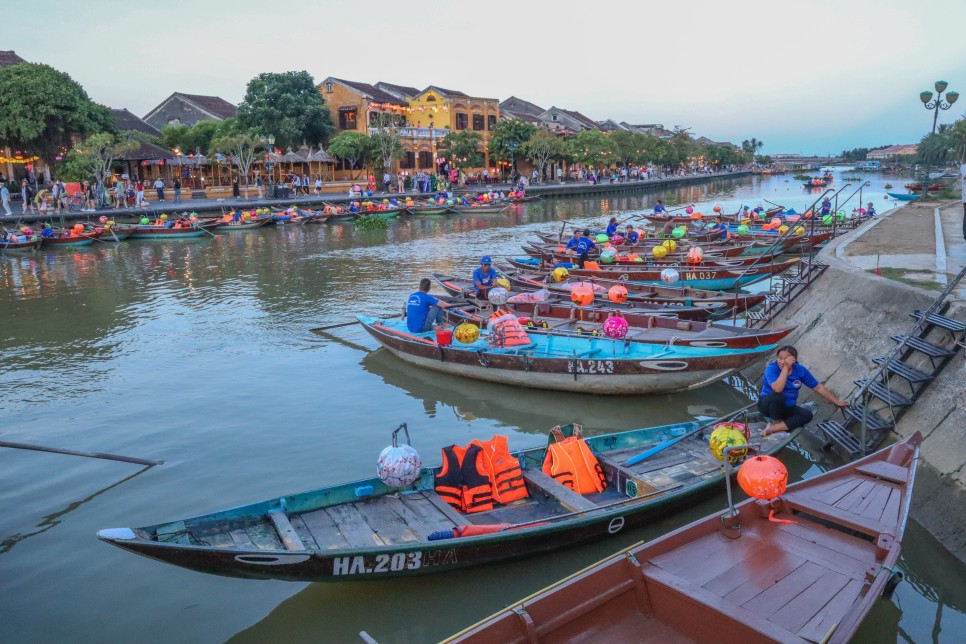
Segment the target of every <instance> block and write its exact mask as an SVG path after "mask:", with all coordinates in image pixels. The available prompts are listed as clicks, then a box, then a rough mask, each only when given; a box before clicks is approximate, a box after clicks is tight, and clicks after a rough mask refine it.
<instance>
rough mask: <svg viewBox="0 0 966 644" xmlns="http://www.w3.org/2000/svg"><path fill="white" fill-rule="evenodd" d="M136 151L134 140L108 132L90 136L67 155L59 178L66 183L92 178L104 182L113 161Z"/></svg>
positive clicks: (110, 170) (110, 171)
mask: <svg viewBox="0 0 966 644" xmlns="http://www.w3.org/2000/svg"><path fill="white" fill-rule="evenodd" d="M137 149H138V142H137V140H136V139H131V138H127V137H125V136H122V135H117V134H111V133H109V132H101V133H99V134H92V135H91V136H89V137H87V138H86V139H84V140H83V141H82V142H81V143H78V144H76V145H75V146H74V147H73V148H71V150H70V152H68V153H67V158H66V159H65V160H64V165H63V167H62V169H61V172H60V178H61V179H64V180H67V181H83V180H85V179H91V178H94V179H96V180H97V181H98V182H104V181H105V180H106V179H107V178H108V177H109V176H111V174H112V173H113V172H112V171H113V166H114V160H115V159H117V158H118V157H120V156H121V155H123V154H126V153H129V152H133V151H135V150H137ZM105 185H106V184H105Z"/></svg>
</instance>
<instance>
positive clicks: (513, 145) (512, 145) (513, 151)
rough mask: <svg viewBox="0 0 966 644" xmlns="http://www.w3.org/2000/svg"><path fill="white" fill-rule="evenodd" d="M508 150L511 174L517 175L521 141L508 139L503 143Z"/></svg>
mask: <svg viewBox="0 0 966 644" xmlns="http://www.w3.org/2000/svg"><path fill="white" fill-rule="evenodd" d="M503 147H505V148H506V150H507V152H509V153H510V173H511V175H516V173H517V149H518V148H519V147H520V142H519V141H507V142H506V143H504V144H503Z"/></svg>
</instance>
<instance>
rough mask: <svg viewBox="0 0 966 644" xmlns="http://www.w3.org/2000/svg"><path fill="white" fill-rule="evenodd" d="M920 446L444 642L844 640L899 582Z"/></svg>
mask: <svg viewBox="0 0 966 644" xmlns="http://www.w3.org/2000/svg"><path fill="white" fill-rule="evenodd" d="M921 441H922V437H921V435H920V434H919V433H918V432H916V433H915V434H914V435H912V436H911V437H909V438H907V439H906V440H904V441H902V442H900V443H897V444H895V445H892V446H891V447H888V448H886V449H884V450H882V451H880V452H877V453H876V454H873V455H871V456H868V457H866V458H864V459H861V460H859V461H855V462H854V463H850V464H849V465H846V466H844V467H841V468H839V469H836V470H832V471H831V472H828V473H826V474H823V475H821V476H816V477H815V478H811V479H808V480H806V481H802V482H800V483H795V484H793V485H790V486H789V487H788V489H787V490H786V492H785V494H783V495H782V496H781V497H779V498H778V499H775V500H774V501H771V502H767V501H755V500H753V499H750V500H748V501H745V502H744V503H741V504H739V505H738V506H737V508H736V510H737V512H736V513H734V514H732V513H731V512H726V513H725V514H723V515H717V514H715V515H711V516H709V517H706V518H704V519H701V520H699V521H695V522H694V523H692V524H690V525H687V526H685V527H683V528H680V529H678V530H675V531H674V532H671V533H669V534H667V535H665V536H663V537H661V538H659V539H655V540H654V541H651V542H649V543H646V544H643V543H639V544H637V545H635V546H632V547H630V548H628V549H626V550H624V551H623V552H620V553H618V554H616V555H614V556H612V557H608V558H607V559H604V560H603V561H601V562H600V563H597V564H595V565H593V566H590V567H588V568H585V569H584V570H582V571H580V572H578V573H576V574H574V575H571V576H570V577H567V578H566V579H564V580H562V581H560V582H558V583H556V584H554V585H552V586H550V587H548V588H545V589H544V590H542V591H540V592H538V593H536V594H533V595H531V596H530V597H527V598H526V599H523V600H521V601H518V602H514V603H513V604H511V605H510V606H508V607H507V608H506V609H504V610H502V611H500V612H498V613H496V614H495V615H493V616H491V617H489V618H487V619H485V620H483V621H481V622H479V623H478V624H476V625H474V626H471V627H470V628H468V629H466V630H464V631H462V632H460V633H458V634H457V635H455V636H454V637H452V638H450V639H447V640H446V641H447V642H461V643H464V644H472V643H475V642H480V643H484V642H485V643H487V644H488V643H490V642H501V643H506V644H512V643H517V642H519V643H524V642H531V643H534V642H623V641H638V642H722V643H728V642H735V643H739V642H740V643H741V644H754V643H757V642H802V643H805V642H823V643H826V642H827V643H829V644H836V643H838V644H841V643H845V642H849V641H850V640H851V639H852V637H853V636H854V635H855V632H856V630H857V629H858V628H859V625H860V624H861V623H862V620H863V619H864V618H865V616H866V615H867V614H868V613H869V610H870V609H871V608H872V606H873V605H874V604H875V602H876V600H877V599H878V598H879V597H880V596H882V594H883V593H884V592H886V591H887V590H888V589H889V587H890V586H894V584H895V583H896V582H897V580H898V579H899V576H898V574H897V573H895V572H894V569H895V566H896V564H897V563H898V561H899V553H900V550H901V543H902V537H903V533H904V531H905V526H906V518H907V517H908V515H909V505H910V502H911V500H912V487H913V480H914V479H915V475H916V465H917V463H918V460H919V459H918V456H919V444H920V443H921ZM772 511H773V512H774V518H776V519H779V520H780V521H781V522H775V521H771V520H769V513H770V512H772Z"/></svg>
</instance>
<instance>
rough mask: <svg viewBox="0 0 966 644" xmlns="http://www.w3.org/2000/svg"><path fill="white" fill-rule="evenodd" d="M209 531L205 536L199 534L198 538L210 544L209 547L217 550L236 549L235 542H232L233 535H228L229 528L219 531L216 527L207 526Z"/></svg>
mask: <svg viewBox="0 0 966 644" xmlns="http://www.w3.org/2000/svg"><path fill="white" fill-rule="evenodd" d="M206 527H207V528H208V529H209V531H208V532H206V533H204V534H199V535H198V537H199V538H201V539H204V540H205V541H207V542H208V545H210V546H213V547H215V548H234V547H235V542H234V541H233V540H232V538H231V535H230V534H228V530H227V528H221V529H219V528H218V526H216V525H207V526H206Z"/></svg>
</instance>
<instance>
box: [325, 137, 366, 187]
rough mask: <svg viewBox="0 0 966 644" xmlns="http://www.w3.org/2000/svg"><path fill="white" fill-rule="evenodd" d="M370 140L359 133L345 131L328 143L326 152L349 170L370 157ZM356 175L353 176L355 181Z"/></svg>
mask: <svg viewBox="0 0 966 644" xmlns="http://www.w3.org/2000/svg"><path fill="white" fill-rule="evenodd" d="M372 147H373V144H372V139H370V138H369V137H368V136H366V135H365V134H363V133H361V132H353V131H351V130H347V131H345V132H342V133H340V134H339V136H337V137H335V138H334V139H332V140H331V141H329V147H328V152H329V154H331V155H332V156H334V157H338V158H339V159H342V160H343V161H344V162H345V163H347V164H348V165H349V167H350V168H355V167H356V164H357V163H359V161H362V160H363V159H366V158H369V157H371V154H372V153H371V150H372ZM356 176H357V175H355V174H353V176H352V178H353V179H355V178H356Z"/></svg>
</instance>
